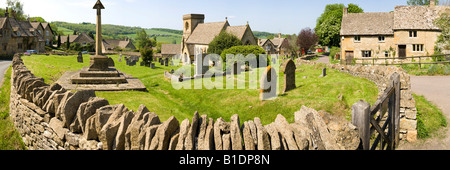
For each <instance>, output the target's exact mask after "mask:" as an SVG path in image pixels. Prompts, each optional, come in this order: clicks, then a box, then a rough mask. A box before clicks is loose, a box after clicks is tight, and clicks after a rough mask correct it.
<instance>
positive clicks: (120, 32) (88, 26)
mask: <svg viewBox="0 0 450 170" xmlns="http://www.w3.org/2000/svg"><path fill="white" fill-rule="evenodd" d="M52 24H54V25H56V26H57V27H58V32H59V33H61V34H63V35H70V34H73V33H74V31H76V32H86V33H89V32H92V33H94V34H95V24H92V23H87V22H83V23H79V24H76V23H68V22H61V21H55V22H52ZM102 29H103V37H104V38H105V39H125V38H127V37H128V38H131V39H135V38H136V32H138V31H140V30H141V29H142V28H141V27H129V26H122V25H110V24H104V25H102ZM144 29H145V31H146V32H147V34H148V35H149V36H150V37H155V36H156V37H157V38H156V39H157V41H159V42H167V43H171V44H174V43H176V44H181V38H182V36H183V31H182V30H173V29H166V28H150V29H148V28H144ZM253 34H254V35H255V37H257V38H260V39H264V38H267V37H268V36H270V35H273V36H276V35H278V34H275V33H269V32H260V31H253Z"/></svg>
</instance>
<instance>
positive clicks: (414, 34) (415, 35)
mask: <svg viewBox="0 0 450 170" xmlns="http://www.w3.org/2000/svg"><path fill="white" fill-rule="evenodd" d="M409 37H417V31H409Z"/></svg>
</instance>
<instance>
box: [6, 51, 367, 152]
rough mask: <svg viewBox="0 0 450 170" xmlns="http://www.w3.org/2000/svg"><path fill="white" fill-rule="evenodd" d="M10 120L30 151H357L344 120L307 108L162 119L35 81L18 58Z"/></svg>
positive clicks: (85, 93)
mask: <svg viewBox="0 0 450 170" xmlns="http://www.w3.org/2000/svg"><path fill="white" fill-rule="evenodd" d="M12 67H13V70H12V73H11V74H12V75H11V76H12V77H11V79H12V81H11V102H10V117H11V119H12V120H13V122H14V125H15V127H16V129H17V130H18V131H19V133H20V134H21V136H22V138H23V141H24V143H25V144H26V146H27V148H28V149H39V150H40V149H44V150H50V149H55V150H355V149H357V148H358V146H359V144H360V139H359V136H358V130H357V129H356V127H355V126H353V125H352V124H351V123H349V122H348V121H346V120H345V119H343V118H339V117H335V116H332V115H330V114H328V113H326V112H322V111H319V112H318V111H316V110H314V109H310V108H307V107H305V106H303V107H302V108H301V110H300V111H298V112H296V113H294V114H295V123H288V122H287V121H286V119H285V118H284V117H283V116H282V115H278V116H277V118H276V119H275V121H274V122H272V123H271V124H268V125H265V126H263V125H262V124H261V121H260V119H259V118H254V120H249V121H245V122H243V123H242V124H241V122H240V120H239V115H233V116H232V117H231V122H226V121H224V120H223V119H222V118H219V119H217V120H213V119H212V118H208V117H207V116H206V115H200V114H199V113H198V112H196V113H194V116H193V118H192V119H191V120H192V121H190V120H189V119H185V120H183V121H181V122H180V121H179V120H177V119H176V118H175V117H173V116H172V117H170V118H169V119H168V120H166V121H164V122H162V121H161V120H160V119H159V117H158V115H157V114H156V113H152V112H151V111H150V110H149V109H148V108H146V107H145V106H144V105H141V106H140V107H139V109H138V110H137V111H132V110H129V109H128V108H127V107H125V106H124V105H123V104H119V105H110V104H109V102H108V101H107V100H105V99H103V98H99V97H96V96H95V92H94V91H77V92H71V91H67V90H65V89H64V88H62V87H61V86H60V85H58V84H53V85H48V84H45V83H44V80H43V79H42V78H39V77H35V76H34V75H33V74H32V73H31V72H30V71H29V70H28V69H27V68H26V67H25V65H24V64H23V62H22V60H21V59H20V56H19V55H16V56H14V59H13V64H12Z"/></svg>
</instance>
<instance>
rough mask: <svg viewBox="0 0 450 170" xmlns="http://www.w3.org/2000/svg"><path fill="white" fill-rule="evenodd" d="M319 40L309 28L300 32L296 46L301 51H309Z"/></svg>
mask: <svg viewBox="0 0 450 170" xmlns="http://www.w3.org/2000/svg"><path fill="white" fill-rule="evenodd" d="M318 40H319V37H317V35H316V34H315V33H314V30H312V29H311V28H304V29H302V31H300V33H299V35H298V37H297V42H296V44H297V45H298V47H300V49H303V50H305V51H307V50H309V49H311V48H312V47H314V45H316V43H317V41H318Z"/></svg>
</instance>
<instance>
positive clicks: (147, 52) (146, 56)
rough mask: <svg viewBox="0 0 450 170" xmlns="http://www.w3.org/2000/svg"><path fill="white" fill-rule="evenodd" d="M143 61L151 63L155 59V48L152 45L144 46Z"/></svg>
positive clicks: (142, 51)
mask: <svg viewBox="0 0 450 170" xmlns="http://www.w3.org/2000/svg"><path fill="white" fill-rule="evenodd" d="M140 51H141V56H142V61H143V62H144V64H145V65H148V64H150V63H151V62H152V61H153V49H152V48H150V47H145V48H142V49H141V50H140Z"/></svg>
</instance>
